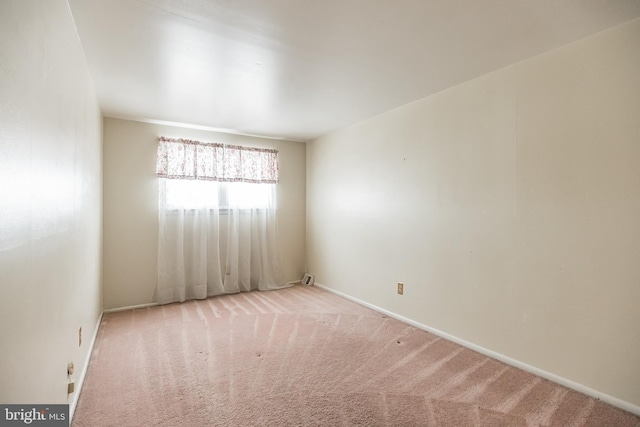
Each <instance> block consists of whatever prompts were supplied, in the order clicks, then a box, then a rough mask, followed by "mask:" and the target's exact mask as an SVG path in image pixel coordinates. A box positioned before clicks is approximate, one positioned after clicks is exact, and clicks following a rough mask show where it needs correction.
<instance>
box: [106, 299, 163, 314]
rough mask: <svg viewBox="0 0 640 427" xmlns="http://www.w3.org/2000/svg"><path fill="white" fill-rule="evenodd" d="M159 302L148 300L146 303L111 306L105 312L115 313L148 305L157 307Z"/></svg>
mask: <svg viewBox="0 0 640 427" xmlns="http://www.w3.org/2000/svg"><path fill="white" fill-rule="evenodd" d="M157 305H160V304H158V303H157V302H148V303H146V304H137V305H128V306H126V307H116V308H109V309H107V310H104V312H103V313H115V312H118V311H127V310H135V309H138V308H147V307H155V306H157Z"/></svg>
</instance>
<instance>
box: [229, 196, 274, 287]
mask: <svg viewBox="0 0 640 427" xmlns="http://www.w3.org/2000/svg"><path fill="white" fill-rule="evenodd" d="M228 191H229V192H228V194H229V217H228V231H227V261H226V277H225V280H224V286H225V289H228V290H232V291H233V292H241V291H250V290H254V289H260V290H270V289H278V288H281V287H283V286H284V285H285V284H284V279H283V276H282V266H281V262H280V252H279V241H278V228H277V221H276V187H275V184H246V183H233V184H230V185H229V187H228Z"/></svg>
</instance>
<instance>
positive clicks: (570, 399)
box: [73, 286, 640, 427]
mask: <svg viewBox="0 0 640 427" xmlns="http://www.w3.org/2000/svg"><path fill="white" fill-rule="evenodd" d="M357 425H360V426H456V427H464V426H510V427H511V426H563V427H564V426H598V427H602V426H616V427H626V426H629V427H638V426H640V418H639V417H636V416H634V415H632V414H629V413H627V412H624V411H622V410H620V409H617V408H614V407H612V406H610V405H607V404H605V403H602V402H600V401H597V400H595V399H593V398H590V397H587V396H585V395H583V394H580V393H577V392H575V391H571V390H569V389H567V388H565V387H562V386H559V385H557V384H554V383H552V382H550V381H547V380H544V379H541V378H539V377H536V376H534V375H531V374H528V373H526V372H523V371H521V370H519V369H516V368H513V367H509V366H507V365H505V364H503V363H501V362H498V361H496V360H493V359H491V358H488V357H486V356H483V355H481V354H478V353H476V352H474V351H471V350H468V349H466V348H464V347H461V346H459V345H457V344H453V343H451V342H449V341H447V340H445V339H442V338H439V337H437V336H435V335H433V334H430V333H427V332H424V331H422V330H419V329H416V328H414V327H412V326H409V325H406V324H404V323H402V322H399V321H397V320H394V319H391V318H389V317H386V316H384V315H381V314H380V313H377V312H375V311H372V310H369V309H367V308H365V307H362V306H359V305H357V304H355V303H352V302H350V301H347V300H345V299H343V298H340V297H338V296H336V295H333V294H331V293H329V292H326V291H323V290H321V289H318V288H316V287H302V286H295V287H293V288H289V289H283V290H279V291H270V292H251V293H243V294H237V295H227V296H221V297H215V298H210V299H207V300H202V301H190V302H187V303H184V304H170V305H166V306H160V307H152V308H146V309H140V310H133V311H125V312H118V313H111V314H105V316H104V318H103V321H102V324H101V326H100V330H99V333H98V338H97V342H96V344H95V349H94V352H93V355H92V356H91V361H90V365H89V370H88V372H87V377H86V381H85V384H84V386H83V389H82V392H81V395H80V398H79V402H78V406H77V409H76V412H75V417H74V420H73V426H76V427H81V426H91V427H96V426H357Z"/></svg>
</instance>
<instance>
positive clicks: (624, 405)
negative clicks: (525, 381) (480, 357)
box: [315, 282, 640, 415]
mask: <svg viewBox="0 0 640 427" xmlns="http://www.w3.org/2000/svg"><path fill="white" fill-rule="evenodd" d="M315 286H317V287H319V288H322V289H324V290H326V291H328V292H331V293H333V294H336V295H339V296H341V297H343V298H346V299H348V300H350V301H353V302H355V303H358V304H360V305H363V306H365V307H368V308H370V309H372V310H375V311H377V312H379V313H382V314H385V315H387V316H389V317H392V318H394V319H397V320H400V321H401V322H404V323H408V324H409V325H411V326H415V327H416V328H418V329H422V330H424V331H427V332H431V333H432V334H435V335H438V336H440V337H442V338H445V339H447V340H449V341H452V342H454V343H456V344H460V345H461V346H463V347H466V348H469V349H471V350H474V351H477V352H478V353H481V354H484V355H485V356H489V357H491V358H494V359H497V360H499V361H501V362H504V363H506V364H507V365H511V366H514V367H516V368H519V369H522V370H524V371H527V372H530V373H532V374H534V375H537V376H539V377H542V378H545V379H547V380H549V381H553V382H555V383H558V384H560V385H563V386H565V387H568V388H570V389H573V390H576V391H578V392H580V393H584V394H586V395H587V396H591V397H593V398H595V399H599V400H602V401H603V402H606V403H609V404H611V405H613V406H616V407H618V408H620V409H623V410H625V411H627V412H631V413H632V414H635V415H640V406H638V405H634V404H633V403H630V402H627V401H625V400H622V399H619V398H617V397H614V396H611V395H608V394H605V393H601V392H599V391H598V390H594V389H592V388H590V387H587V386H585V385H583V384H580V383H577V382H575V381H572V380H569V379H566V378H563V377H561V376H559V375H556V374H553V373H551V372H548V371H545V370H543V369H540V368H537V367H535V366H532V365H529V364H526V363H524V362H521V361H519V360H516V359H513V358H511V357H509V356H505V355H504V354H500V353H496V352H495V351H493V350H489V349H487V348H484V347H481V346H479V345H476V344H474V343H472V342H469V341H466V340H463V339H461V338H458V337H456V336H453V335H450V334H448V333H446V332H443V331H440V330H438V329H434V328H432V327H430V326H427V325H423V324H422V323H418V322H416V321H414V320H411V319H408V318H406V317H404V316H401V315H399V314H396V313H394V312H392V311H389V310H385V309H384V308H380V307H378V306H376V305H373V304H370V303H368V302H365V301H362V300H360V299H358V298H355V297H352V296H350V295H347V294H345V293H342V292H340V291H337V290H335V289H331V288H329V287H327V286H324V285H322V284H320V283H318V282H316V283H315Z"/></svg>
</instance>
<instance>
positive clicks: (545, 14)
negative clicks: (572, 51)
mask: <svg viewBox="0 0 640 427" xmlns="http://www.w3.org/2000/svg"><path fill="white" fill-rule="evenodd" d="M69 4H70V6H71V11H72V13H73V16H74V19H75V21H76V25H77V28H78V33H79V36H80V40H81V43H82V45H83V48H84V51H85V54H86V58H87V62H88V66H89V70H90V72H91V75H92V78H93V81H94V85H95V89H96V92H97V96H98V100H99V103H100V108H101V109H102V112H103V114H104V115H105V116H111V117H120V118H127V119H134V120H147V121H156V122H170V123H174V124H189V125H195V126H201V127H206V128H213V129H218V130H225V131H230V132H234V133H242V134H248V135H259V136H266V137H274V138H281V139H290V140H296V141H309V140H312V139H314V138H316V137H318V136H321V135H323V134H326V133H328V132H330V131H333V130H336V129H339V128H342V127H345V126H347V125H350V124H352V123H355V122H358V121H361V120H364V119H366V118H369V117H372V116H374V115H377V114H380V113H382V112H384V111H388V110H390V109H393V108H396V107H399V106H401V105H404V104H407V103H409V102H412V101H415V100H417V99H420V98H424V97H425V96H428V95H431V94H433V93H436V92H439V91H442V90H444V89H446V88H448V87H451V86H453V85H456V84H459V83H462V82H464V81H467V80H470V79H472V78H475V77H478V76H480V75H483V74H486V73H488V72H491V71H494V70H496V69H499V68H502V67H504V66H506V65H509V64H513V63H515V62H518V61H521V60H523V59H526V58H529V57H532V56H535V55H538V54H540V53H543V52H546V51H548V50H551V49H554V48H556V47H559V46H561V45H564V44H567V43H570V42H572V41H575V40H578V39H581V38H584V37H587V36H589V35H591V34H594V33H596V32H599V31H602V30H605V29H607V28H609V27H612V26H615V25H618V24H620V23H623V22H626V21H629V20H632V19H634V18H637V17H640V1H639V0H606V1H605V0H483V1H478V0H69Z"/></svg>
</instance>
